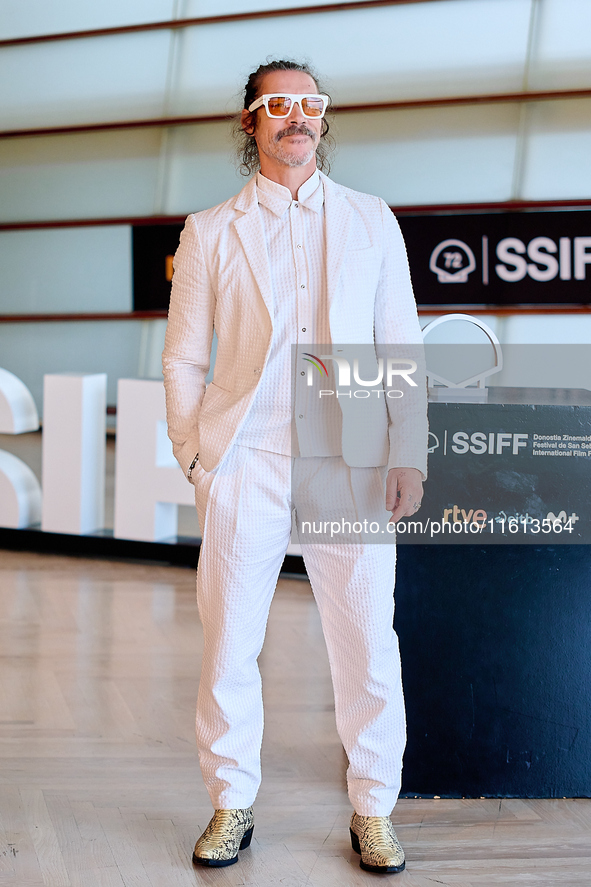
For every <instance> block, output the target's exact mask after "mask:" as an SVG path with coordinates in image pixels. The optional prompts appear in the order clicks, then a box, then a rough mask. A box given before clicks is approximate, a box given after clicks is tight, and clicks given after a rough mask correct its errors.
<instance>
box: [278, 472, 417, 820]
mask: <svg viewBox="0 0 591 887" xmlns="http://www.w3.org/2000/svg"><path fill="white" fill-rule="evenodd" d="M339 463H340V465H339V467H338V470H337V471H336V472H335V473H334V482H335V483H337V484H338V485H339V489H340V493H339V495H341V494H342V491H343V490H346V489H351V490H353V491H354V490H355V488H356V485H358V484H359V483H363V472H370V474H369V475H368V485H369V486H375V474H374V475H372V474H371V472H375V469H349V468H348V467H347V466H346V465H344V463H342V460H339ZM343 472H344V474H345V475H347V477H348V478H349V480H348V481H347V479H346V478H344V475H343ZM351 473H352V474H353V475H354V477H351ZM360 473H361V474H360ZM325 488H326V487H325ZM382 491H383V485H382V484H379V485H378V492H379V498H378V500H377V501H376V504H375V515H373V517H375V518H376V519H379V518H381V517H383V512H384V510H385V506H384V500H383V498H382V496H383V493H382ZM309 492H310V491H309V490H308V491H307V495H306V496H305V497H304V498H306V510H308V509H310V508H312V509H313V510H315V511H316V512H317V513H318V515H321V514H322V510H323V504H322V502H316V503H314V502H312V501H311V500H310V495H309ZM312 492H313V491H312ZM294 495H295V505H296V509H297V508H298V501H297V491H294ZM312 498H313V497H312ZM355 507H356V506H355V503H352V504H351V505H350V506H349V511H348V517H350V518H352V517H354V514H353V512H354V511H355ZM358 516H359V517H362V516H363V515H358ZM366 516H367V514H366ZM371 517H372V516H370V519H371ZM298 523H299V518H298ZM384 538H388V539H391V538H392V537H390V536H384ZM302 551H303V553H304V560H305V563H306V568H307V571H308V575H309V577H310V582H311V584H312V588H313V591H314V594H315V597H316V600H317V603H318V608H319V611H320V616H321V619H322V628H323V631H324V636H325V639H326V645H327V649H328V656H329V662H330V668H331V673H332V680H333V686H334V693H335V711H336V721H337V729H338V731H339V735H340V737H341V741H342V743H343V745H344V747H345V751H346V752H347V755H348V758H349V768H348V771H347V783H348V790H349V797H350V800H351V803H352V804H353V807H354V808H355V810H356V811H357V813H359V814H360V815H362V816H388V815H389V814H390V813H391V811H392V808H393V807H394V805H395V803H396V800H397V798H398V793H399V791H400V783H401V774H402V755H403V752H404V747H405V743H406V722H405V713H404V699H403V694H402V680H401V670H400V654H399V648H398V638H397V636H396V634H395V632H394V629H393V617H394V580H395V564H396V549H395V545H394V544H393V543H392V542H388V543H386V544H375V543H374V544H365V543H358V544H355V543H351V544H347V543H342V542H338V541H335V542H333V543H320V544H313V543H310V542H308V543H307V544H302Z"/></svg>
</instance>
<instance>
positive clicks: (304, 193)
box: [256, 169, 324, 216]
mask: <svg viewBox="0 0 591 887" xmlns="http://www.w3.org/2000/svg"><path fill="white" fill-rule="evenodd" d="M256 186H257V199H258V202H259V203H260V204H261V205H262V206H265V207H266V208H267V209H269V210H271V212H272V213H274V214H275V215H276V216H282V215H283V213H284V212H285V211H286V209H288V207H289V206H290V205H291V203H292V196H291V191H290V190H289V188H286V187H285V186H284V185H280V184H278V182H273V181H271V179H267V178H266V177H265V176H264V175H263V174H262V173H260V172H258V173H257V175H256ZM297 202H298V203H299V204H300V205H301V206H305V207H306V209H311V210H312V211H313V212H315V213H320V212H321V211H322V205H323V203H324V188H323V187H322V182H321V180H320V175H319V174H318V170H317V169H316V170H314V172H313V173H312V175H311V176H310V178H309V179H306V181H305V182H304V183H303V185H301V186H300V188H299V190H298V196H297Z"/></svg>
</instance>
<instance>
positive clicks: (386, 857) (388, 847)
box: [349, 813, 404, 872]
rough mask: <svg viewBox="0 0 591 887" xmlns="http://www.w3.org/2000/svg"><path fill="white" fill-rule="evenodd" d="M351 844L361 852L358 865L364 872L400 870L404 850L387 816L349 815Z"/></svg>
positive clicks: (402, 865) (357, 851)
mask: <svg viewBox="0 0 591 887" xmlns="http://www.w3.org/2000/svg"><path fill="white" fill-rule="evenodd" d="M349 831H350V832H351V845H352V847H353V850H355V852H356V853H360V854H361V862H360V863H359V865H360V866H361V868H362V869H365V871H366V872H401V871H402V870H403V868H404V850H403V849H402V847H401V846H400V844H399V842H398V838H397V837H396V832H395V831H394V826H393V825H392V822H391V820H390V817H389V816H359V815H358V814H357V813H354V814H353V816H352V817H351V825H350V828H349Z"/></svg>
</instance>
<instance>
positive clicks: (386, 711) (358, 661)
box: [194, 446, 406, 816]
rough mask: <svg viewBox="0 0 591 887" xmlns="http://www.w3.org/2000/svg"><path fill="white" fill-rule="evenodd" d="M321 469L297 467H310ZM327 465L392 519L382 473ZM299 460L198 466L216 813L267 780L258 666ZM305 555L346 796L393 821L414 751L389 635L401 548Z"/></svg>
mask: <svg viewBox="0 0 591 887" xmlns="http://www.w3.org/2000/svg"><path fill="white" fill-rule="evenodd" d="M296 461H297V460H296ZM322 461H324V462H325V463H326V460H318V459H311V460H308V459H306V460H299V462H300V463H302V462H306V463H307V464H308V465H309V466H312V465H313V464H314V462H322ZM330 461H331V463H332V464H333V465H334V464H336V463H338V466H339V471H340V472H341V475H342V476H344V477H347V476H349V478H350V481H351V482H350V484H349V486H354V485H355V483H358V482H359V480H360V479H361V480H363V473H366V475H365V477H366V479H368V481H369V485H370V486H373V487H375V488H376V489H377V490H378V492H379V503H378V505H377V507H379V508H380V510H381V513H382V514H386V519H387V513H385V505H384V485H383V473H382V475H381V478H382V479H381V481H380V483H378V484H377V486H376V483H375V478H376V476H378V477H379V476H380V471H381V470H380V469H373V468H353V469H350V468H348V466H346V465H345V463H344V462H343V460H342V459H340V457H334V458H331V460H330ZM292 462H294V460H292V459H291V458H290V457H288V456H282V455H278V454H276V453H270V452H266V451H263V450H255V449H250V448H247V447H240V446H234V447H233V448H232V449H231V450H230V451H229V453H228V454H227V456H226V457H225V458H224V460H223V461H222V463H221V464H220V466H219V467H218V468H217V469H216V470H215V471H213V472H205V471H204V470H203V469H202V468H198V470H197V473H196V476H195V479H194V482H195V490H196V497H195V498H196V504H197V510H198V513H199V522H200V525H201V527H202V532H203V541H202V544H201V551H200V555H199V567H198V571H197V601H198V606H199V613H200V617H201V621H202V623H203V631H204V653H203V664H202V671H201V681H200V685H199V696H198V702H197V746H198V751H199V761H200V765H201V770H202V773H203V779H204V781H205V785H206V787H207V790H208V792H209V795H210V797H211V800H212V803H213V805H214V807H215V808H216V809H231V808H245V807H249V806H250V805H251V804H252V803H253V802H254V800H255V797H256V794H257V791H258V788H259V785H260V781H261V764H260V751H261V742H262V735H263V700H262V692H261V677H260V673H259V669H258V664H257V657H258V656H259V653H260V652H261V648H262V645H263V640H264V636H265V630H266V625H267V617H268V613H269V608H270V605H271V600H272V597H273V593H274V591H275V587H276V584H277V578H278V574H279V571H280V569H281V565H282V562H283V558H284V555H285V551H286V549H287V546H288V544H289V541H290V534H291V527H292V509H293V510H295V512H296V522H297V519H298V505H299V503H298V501H297V499H298V494H297V493H294V494H293V496H292V484H291V469H292ZM312 473H313V474H314V472H312ZM360 473H361V474H360ZM367 473H370V474H367ZM371 473H373V474H371ZM351 475H354V477H353V479H352V480H351V477H350V476H351ZM312 486H313V485H312ZM303 495H304V498H306V497H307V496H308V494H306V493H305V492H304V494H303ZM292 499H294V500H296V501H292ZM300 516H301V515H300ZM302 551H303V555H304V562H305V565H306V569H307V572H308V576H309V579H310V582H311V585H312V589H313V592H314V595H315V598H316V601H317V604H318V609H319V612H320V617H321V621H322V628H323V632H324V637H325V639H326V645H327V649H328V657H329V662H330V669H331V675H332V681H333V687H334V695H335V711H336V723H337V729H338V732H339V736H340V738H341V741H342V743H343V746H344V748H345V751H346V753H347V756H348V759H349V768H348V770H347V784H348V791H349V797H350V800H351V803H352V804H353V807H354V809H355V810H356V811H357V813H359V814H360V815H362V816H387V815H389V814H390V812H391V811H392V808H393V807H394V805H395V803H396V800H397V798H398V793H399V790H400V780H401V771H402V755H403V751H404V746H405V742H406V724H405V716H404V701H403V695H402V681H401V674H400V656H399V650H398V639H397V637H396V634H395V632H394V630H393V627H392V622H393V616H394V596H393V591H394V571H395V560H396V551H395V546H394V544H346V543H342V542H341V543H336V542H333V543H320V544H313V543H306V544H302Z"/></svg>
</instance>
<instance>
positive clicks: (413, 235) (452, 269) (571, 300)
mask: <svg viewBox="0 0 591 887" xmlns="http://www.w3.org/2000/svg"><path fill="white" fill-rule="evenodd" d="M399 222H400V227H401V229H402V233H403V234H404V238H405V240H406V248H407V251H408V257H409V262H410V270H411V275H412V280H413V285H414V290H415V295H416V299H417V302H418V303H419V305H465V306H472V307H475V306H478V305H536V304H538V305H543V304H546V305H547V304H558V305H566V304H571V305H572V304H575V305H580V304H589V303H591V211H588V210H570V211H560V212H553V211H546V212H503V213H472V214H469V215H456V214H450V215H434V216H426V215H417V216H401V217H400V218H399ZM182 227H183V226H182V225H179V224H173V225H150V226H147V225H146V226H134V228H133V305H134V311H157V310H166V309H167V308H168V300H169V298H170V280H171V277H172V256H173V255H174V253H175V251H176V248H177V246H178V242H179V237H180V233H181V231H182Z"/></svg>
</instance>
